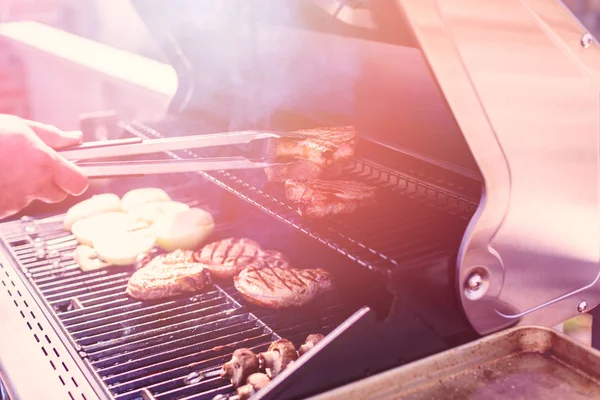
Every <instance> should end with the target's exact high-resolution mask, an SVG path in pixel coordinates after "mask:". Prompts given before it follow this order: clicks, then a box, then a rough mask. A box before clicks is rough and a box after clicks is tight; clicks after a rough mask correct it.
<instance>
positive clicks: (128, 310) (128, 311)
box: [61, 290, 220, 326]
mask: <svg viewBox="0 0 600 400" xmlns="http://www.w3.org/2000/svg"><path fill="white" fill-rule="evenodd" d="M219 294H220V293H219V292H218V291H216V290H213V291H209V292H206V293H203V294H202V295H199V296H194V297H193V298H191V299H189V300H184V302H188V303H194V302H197V301H198V299H201V300H205V299H206V300H209V299H213V298H215V297H217V296H219ZM121 302H122V300H121V301H116V303H117V304H116V305H115V306H116V308H117V310H116V311H114V310H113V309H112V308H111V307H107V306H106V305H107V304H110V303H104V304H103V305H101V306H99V307H98V306H97V307H96V309H97V310H98V311H94V310H92V309H91V308H85V309H81V310H73V311H69V314H67V313H63V314H61V319H62V321H63V324H65V326H72V325H76V324H81V323H84V322H98V321H110V320H111V319H116V320H120V317H122V316H128V317H133V316H137V315H138V314H140V313H142V312H144V313H147V312H152V311H162V310H167V309H169V308H170V307H174V306H177V305H178V304H181V303H182V301H180V300H171V301H165V302H163V303H153V302H151V303H148V302H143V301H134V302H133V303H130V304H127V305H122V304H120V303H121Z"/></svg>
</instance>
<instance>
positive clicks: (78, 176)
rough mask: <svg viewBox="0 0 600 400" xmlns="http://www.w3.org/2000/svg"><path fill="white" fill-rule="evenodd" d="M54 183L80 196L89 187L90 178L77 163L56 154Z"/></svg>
mask: <svg viewBox="0 0 600 400" xmlns="http://www.w3.org/2000/svg"><path fill="white" fill-rule="evenodd" d="M53 173H54V174H53V175H54V183H55V184H56V185H57V186H58V187H59V188H60V189H62V190H64V191H65V192H67V193H69V194H71V195H73V196H79V195H80V194H82V193H83V192H85V191H86V190H87V188H88V179H87V177H86V176H85V174H84V172H83V171H82V170H81V168H79V167H78V166H77V165H75V164H73V163H71V162H69V161H67V160H65V159H64V158H62V157H61V156H60V155H56V157H55V163H54V171H53Z"/></svg>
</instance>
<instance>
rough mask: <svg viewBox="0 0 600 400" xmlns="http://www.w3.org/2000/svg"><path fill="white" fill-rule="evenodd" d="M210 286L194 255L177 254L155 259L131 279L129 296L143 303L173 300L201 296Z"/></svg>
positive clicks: (175, 252) (202, 268)
mask: <svg viewBox="0 0 600 400" xmlns="http://www.w3.org/2000/svg"><path fill="white" fill-rule="evenodd" d="M209 284H210V277H209V276H208V273H207V271H206V270H205V269H204V267H203V266H202V264H200V263H197V262H195V261H194V257H193V252H192V251H184V250H177V251H174V252H172V253H168V254H162V255H159V256H157V257H155V258H153V259H152V260H151V261H150V262H148V264H147V265H146V266H145V267H143V268H141V269H139V270H137V271H136V272H134V273H133V275H131V278H129V282H128V284H127V294H128V295H129V296H131V297H134V298H136V299H140V300H153V299H161V298H166V297H173V296H177V295H180V294H183V293H195V292H198V291H200V290H202V289H204V287H206V286H207V285H209Z"/></svg>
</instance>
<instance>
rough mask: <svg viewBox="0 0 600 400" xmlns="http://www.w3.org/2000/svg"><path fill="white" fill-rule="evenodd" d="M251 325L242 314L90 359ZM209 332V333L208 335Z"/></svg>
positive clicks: (102, 352) (154, 338) (121, 347)
mask: <svg viewBox="0 0 600 400" xmlns="http://www.w3.org/2000/svg"><path fill="white" fill-rule="evenodd" d="M250 325H256V320H249V318H248V315H246V314H241V315H237V316H234V317H230V318H226V319H221V320H216V321H214V322H212V323H207V324H203V325H196V326H193V327H190V328H187V329H179V330H177V331H172V332H169V333H165V334H162V335H157V336H153V337H151V338H148V339H145V340H138V341H135V342H129V343H126V344H124V345H121V346H115V347H112V346H111V347H109V348H105V349H104V350H100V351H97V352H95V353H90V352H89V351H88V352H87V354H88V358H89V359H90V360H92V361H94V360H99V359H104V358H106V357H110V356H113V355H115V354H119V355H121V354H125V353H129V352H132V351H135V350H139V349H143V350H146V349H147V348H150V347H151V346H156V345H162V344H165V343H168V344H169V345H170V346H172V345H174V344H175V343H177V341H178V340H180V339H190V338H192V337H196V339H201V337H203V336H210V335H213V334H217V333H219V334H226V333H228V332H233V331H235V330H236V329H241V328H243V327H249V326H250ZM196 331H199V332H202V333H200V334H198V335H195V332H196ZM207 332H208V333H207Z"/></svg>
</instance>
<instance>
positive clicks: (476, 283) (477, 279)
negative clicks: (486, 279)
mask: <svg viewBox="0 0 600 400" xmlns="http://www.w3.org/2000/svg"><path fill="white" fill-rule="evenodd" d="M482 285H483V278H482V277H481V275H479V274H478V273H476V272H475V273H473V274H471V276H469V279H467V289H468V290H471V291H473V292H476V291H477V290H479V289H480V288H481V286H482Z"/></svg>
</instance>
